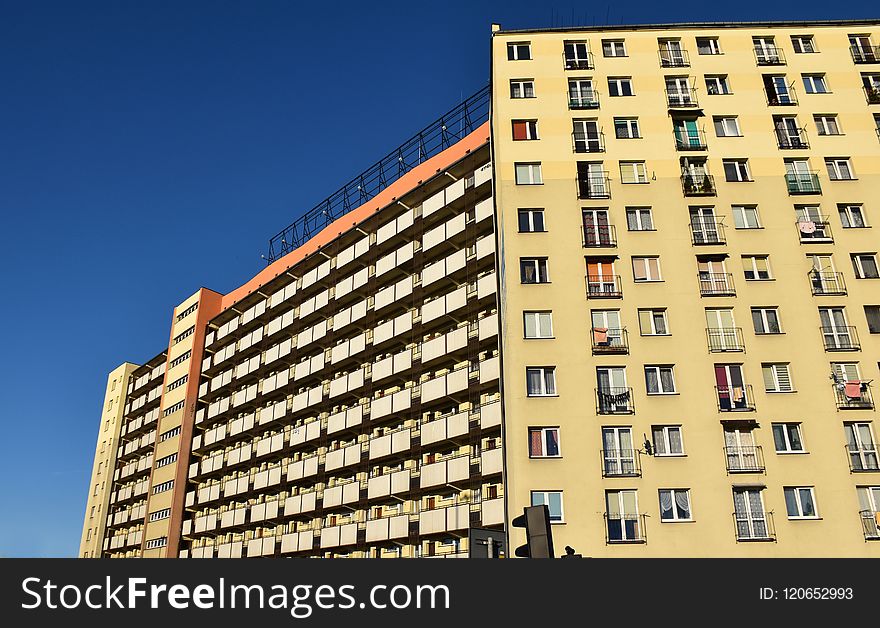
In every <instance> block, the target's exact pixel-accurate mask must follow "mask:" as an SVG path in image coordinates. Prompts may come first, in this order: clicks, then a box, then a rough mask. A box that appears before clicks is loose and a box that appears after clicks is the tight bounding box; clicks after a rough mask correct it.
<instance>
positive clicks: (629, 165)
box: [620, 161, 648, 183]
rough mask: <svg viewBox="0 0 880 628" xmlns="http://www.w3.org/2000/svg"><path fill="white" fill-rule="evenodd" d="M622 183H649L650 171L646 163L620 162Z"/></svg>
mask: <svg viewBox="0 0 880 628" xmlns="http://www.w3.org/2000/svg"><path fill="white" fill-rule="evenodd" d="M620 182H621V183H647V182H648V170H647V168H646V167H645V162H644V161H621V162H620Z"/></svg>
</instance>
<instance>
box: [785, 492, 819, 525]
mask: <svg viewBox="0 0 880 628" xmlns="http://www.w3.org/2000/svg"><path fill="white" fill-rule="evenodd" d="M783 490H784V492H785V509H786V510H787V511H788V518H789V519H818V518H819V515H818V514H816V498H815V496H814V495H813V487H812V486H804V487H801V486H797V487H794V486H786V487H785V488H784V489H783Z"/></svg>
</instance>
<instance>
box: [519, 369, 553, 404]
mask: <svg viewBox="0 0 880 628" xmlns="http://www.w3.org/2000/svg"><path fill="white" fill-rule="evenodd" d="M526 392H527V393H528V396H529V397H555V396H556V367H555V366H530V367H527V368H526Z"/></svg>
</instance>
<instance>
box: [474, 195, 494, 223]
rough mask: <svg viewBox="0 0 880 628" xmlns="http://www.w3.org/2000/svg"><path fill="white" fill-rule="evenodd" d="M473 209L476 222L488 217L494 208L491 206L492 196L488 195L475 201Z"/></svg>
mask: <svg viewBox="0 0 880 628" xmlns="http://www.w3.org/2000/svg"><path fill="white" fill-rule="evenodd" d="M475 210H476V211H475V214H476V218H477V222H481V221H483V220H485V219H486V218H490V217H491V216H492V214H493V212H494V209H493V207H492V198H491V197H490V198H487V199H484V200H482V201H480V202H479V203H477V204H476V206H475Z"/></svg>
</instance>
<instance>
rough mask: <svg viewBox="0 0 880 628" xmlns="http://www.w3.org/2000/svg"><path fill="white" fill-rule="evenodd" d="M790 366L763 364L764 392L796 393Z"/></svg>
mask: <svg viewBox="0 0 880 628" xmlns="http://www.w3.org/2000/svg"><path fill="white" fill-rule="evenodd" d="M788 366H789V365H788V364H783V363H773V364H762V365H761V372H762V374H763V375H764V390H765V391H767V392H794V386H793V385H792V383H791V373H790V372H789V368H788Z"/></svg>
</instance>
